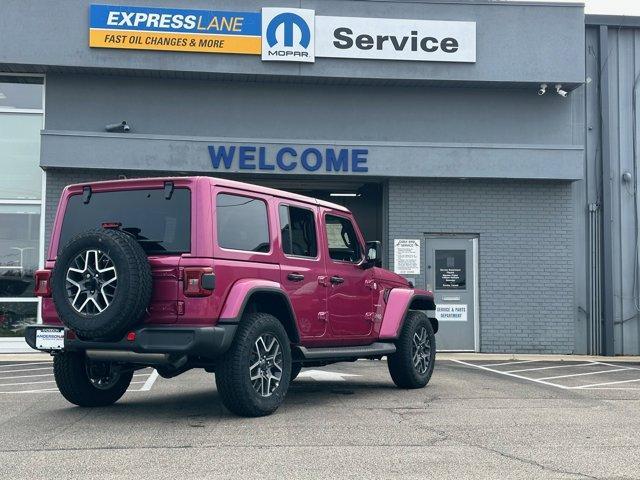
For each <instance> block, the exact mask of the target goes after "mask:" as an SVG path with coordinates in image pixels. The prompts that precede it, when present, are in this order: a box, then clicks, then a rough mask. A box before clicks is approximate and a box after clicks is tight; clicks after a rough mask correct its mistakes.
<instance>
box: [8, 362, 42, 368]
mask: <svg viewBox="0 0 640 480" xmlns="http://www.w3.org/2000/svg"><path fill="white" fill-rule="evenodd" d="M47 364H48V365H51V362H34V363H11V364H9V365H0V368H4V367H23V366H26V365H47Z"/></svg>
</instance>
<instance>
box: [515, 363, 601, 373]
mask: <svg viewBox="0 0 640 480" xmlns="http://www.w3.org/2000/svg"><path fill="white" fill-rule="evenodd" d="M591 365H599V362H590V363H579V364H577V365H575V364H574V365H554V366H553V367H537V368H523V369H520V370H507V371H506V372H505V373H518V372H533V371H535V370H551V369H553V368H571V367H588V366H591Z"/></svg>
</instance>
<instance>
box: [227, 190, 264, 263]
mask: <svg viewBox="0 0 640 480" xmlns="http://www.w3.org/2000/svg"><path fill="white" fill-rule="evenodd" d="M216 216H217V226H218V245H220V247H222V248H229V249H232V250H244V251H247V252H261V253H268V252H269V250H270V249H271V247H270V243H269V223H268V221H267V204H266V203H265V202H263V201H262V200H258V199H257V198H250V197H243V196H240V195H230V194H227V193H220V194H218V196H217V198H216Z"/></svg>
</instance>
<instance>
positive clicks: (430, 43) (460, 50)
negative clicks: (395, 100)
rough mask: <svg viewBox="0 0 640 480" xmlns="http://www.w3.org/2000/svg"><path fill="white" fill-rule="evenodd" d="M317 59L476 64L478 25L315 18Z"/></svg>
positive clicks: (380, 19)
mask: <svg viewBox="0 0 640 480" xmlns="http://www.w3.org/2000/svg"><path fill="white" fill-rule="evenodd" d="M316 32H317V34H316V56H317V57H338V58H371V59H376V60H415V61H437V62H475V61H476V24H475V22H443V21H431V20H400V19H391V18H358V17H316Z"/></svg>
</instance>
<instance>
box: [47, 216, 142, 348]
mask: <svg viewBox="0 0 640 480" xmlns="http://www.w3.org/2000/svg"><path fill="white" fill-rule="evenodd" d="M151 289H152V280H151V267H150V265H149V261H148V260H147V256H146V254H145V252H144V250H143V249H142V247H141V246H140V244H139V243H138V242H137V241H136V240H135V239H134V238H133V237H132V236H131V235H129V234H127V233H125V232H123V231H120V230H112V229H101V228H98V229H95V230H88V231H86V232H84V233H81V234H79V235H76V236H75V237H73V238H72V239H71V240H70V241H69V243H67V244H66V245H65V246H64V247H63V248H62V250H60V253H59V255H58V257H57V259H56V264H55V267H54V269H53V273H52V274H51V290H52V296H53V302H54V304H55V306H56V310H57V312H58V315H59V317H60V320H62V323H64V324H65V325H66V326H67V327H69V328H70V329H72V330H73V331H74V332H75V333H76V334H77V335H78V336H79V337H80V338H83V339H87V340H117V339H120V338H122V336H123V335H124V334H125V333H126V331H127V330H128V329H130V328H131V327H133V326H134V325H135V324H136V323H138V321H139V320H140V318H141V317H142V315H143V313H144V312H145V310H146V308H147V306H148V305H149V302H150V300H151Z"/></svg>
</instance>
